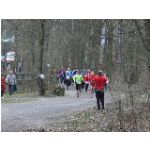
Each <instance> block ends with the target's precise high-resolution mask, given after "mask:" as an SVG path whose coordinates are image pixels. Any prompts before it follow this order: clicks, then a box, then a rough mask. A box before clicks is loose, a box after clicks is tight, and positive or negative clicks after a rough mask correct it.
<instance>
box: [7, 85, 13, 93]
mask: <svg viewBox="0 0 150 150" xmlns="http://www.w3.org/2000/svg"><path fill="white" fill-rule="evenodd" d="M8 88H9V94H10V95H12V93H13V92H14V85H9V87H8Z"/></svg>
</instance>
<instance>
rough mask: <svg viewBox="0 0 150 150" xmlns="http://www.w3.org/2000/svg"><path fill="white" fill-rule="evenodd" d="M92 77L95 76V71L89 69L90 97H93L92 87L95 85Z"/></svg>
mask: <svg viewBox="0 0 150 150" xmlns="http://www.w3.org/2000/svg"><path fill="white" fill-rule="evenodd" d="M94 78H95V73H94V71H91V72H90V92H91V98H93V95H94V87H95V81H94Z"/></svg>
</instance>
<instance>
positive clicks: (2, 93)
mask: <svg viewBox="0 0 150 150" xmlns="http://www.w3.org/2000/svg"><path fill="white" fill-rule="evenodd" d="M4 92H5V91H4V90H2V89H1V97H3V95H4Z"/></svg>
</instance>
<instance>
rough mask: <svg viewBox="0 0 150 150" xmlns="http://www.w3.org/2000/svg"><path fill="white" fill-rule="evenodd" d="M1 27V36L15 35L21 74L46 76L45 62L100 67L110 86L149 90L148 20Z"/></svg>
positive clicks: (12, 23)
mask: <svg viewBox="0 0 150 150" xmlns="http://www.w3.org/2000/svg"><path fill="white" fill-rule="evenodd" d="M1 28H2V36H5V35H7V36H15V42H14V44H13V46H12V49H13V50H15V51H16V60H21V61H22V62H23V72H24V73H30V74H37V73H44V74H48V73H49V70H48V67H47V64H51V67H50V69H51V70H54V71H55V70H56V69H58V68H60V67H61V66H64V67H70V68H72V69H73V68H74V67H77V68H79V69H84V68H85V69H89V68H90V69H93V70H94V71H95V72H96V71H97V70H99V69H103V70H104V71H105V72H106V73H107V75H108V76H109V78H110V81H111V83H112V85H113V86H114V87H113V88H116V89H117V88H118V89H120V88H121V87H120V86H121V85H122V83H123V84H124V85H125V83H127V86H129V87H131V86H132V85H134V86H137V87H138V88H141V87H142V89H143V90H144V91H145V89H148V88H149V85H150V84H149V82H150V20H107V19H103V20H93V19H92V20H91V19H88V20H80V19H77V20H76V19H69V20H66V19H53V20H51V19H50V20H49V19H48V20H45V19H42V20H2V27H1ZM5 47H6V45H5V44H3V43H2V49H5ZM129 87H128V88H129Z"/></svg>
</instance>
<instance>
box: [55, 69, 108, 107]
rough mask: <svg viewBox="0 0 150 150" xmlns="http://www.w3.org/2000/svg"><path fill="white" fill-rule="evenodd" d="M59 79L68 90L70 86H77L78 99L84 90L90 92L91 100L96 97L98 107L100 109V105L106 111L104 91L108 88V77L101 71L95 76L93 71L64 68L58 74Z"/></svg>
mask: <svg viewBox="0 0 150 150" xmlns="http://www.w3.org/2000/svg"><path fill="white" fill-rule="evenodd" d="M57 78H58V81H59V83H60V84H61V85H66V89H68V87H69V86H71V85H73V84H75V87H76V93H77V97H79V95H80V92H81V90H82V89H84V90H85V92H88V91H90V93H91V98H92V97H93V95H94V92H95V96H96V99H97V107H98V109H100V104H101V106H102V109H104V108H105V107H104V90H105V89H106V88H107V86H108V77H107V76H106V74H105V73H103V72H102V71H101V70H100V71H99V72H98V73H97V74H95V73H94V71H93V70H90V69H88V70H86V71H85V70H78V69H77V68H75V69H74V70H71V69H70V68H67V69H64V68H63V67H61V68H60V70H59V71H58V72H57Z"/></svg>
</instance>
